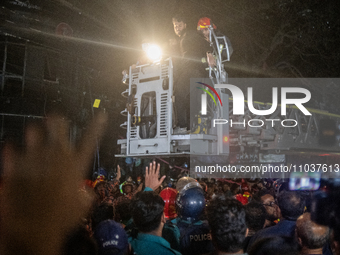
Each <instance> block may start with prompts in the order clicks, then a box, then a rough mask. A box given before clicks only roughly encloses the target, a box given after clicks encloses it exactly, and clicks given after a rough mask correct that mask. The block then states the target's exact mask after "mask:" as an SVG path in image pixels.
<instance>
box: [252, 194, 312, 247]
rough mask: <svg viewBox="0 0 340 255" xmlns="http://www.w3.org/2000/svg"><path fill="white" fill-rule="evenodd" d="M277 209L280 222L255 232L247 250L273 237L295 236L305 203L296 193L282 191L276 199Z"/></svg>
mask: <svg viewBox="0 0 340 255" xmlns="http://www.w3.org/2000/svg"><path fill="white" fill-rule="evenodd" d="M278 204H279V208H280V209H281V214H282V219H281V221H280V222H279V223H278V224H277V225H275V226H273V227H269V228H265V229H263V230H260V231H259V232H257V233H256V234H255V235H254V236H253V237H252V238H251V240H250V242H249V245H248V250H249V249H250V247H251V246H252V245H253V244H254V243H255V242H256V241H258V240H260V239H263V238H267V237H274V236H287V237H292V238H293V237H294V236H295V226H296V220H297V218H298V217H299V216H300V215H302V214H303V211H304V208H305V202H304V201H303V199H302V197H301V196H300V194H299V193H298V192H296V191H283V192H281V193H280V195H279V197H278Z"/></svg>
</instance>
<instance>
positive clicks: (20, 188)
mask: <svg viewBox="0 0 340 255" xmlns="http://www.w3.org/2000/svg"><path fill="white" fill-rule="evenodd" d="M106 119H107V116H106V115H104V114H99V115H98V116H97V117H96V118H95V119H94V120H93V121H92V123H91V124H90V125H89V126H88V128H87V129H86V132H85V134H84V136H83V137H82V140H81V142H80V144H79V147H75V146H74V145H73V144H71V143H70V141H69V140H70V139H69V134H68V131H69V126H68V122H67V120H65V119H64V118H62V117H61V116H56V115H54V116H50V117H48V118H47V119H46V121H45V123H44V125H41V126H39V125H30V126H28V127H27V130H26V134H25V147H24V149H23V150H19V149H17V148H15V146H14V145H12V144H10V143H7V144H6V145H5V147H4V150H3V154H2V160H3V183H2V190H1V192H0V205H1V207H0V216H1V218H0V253H1V254H10V255H12V254H38V255H40V254H49V255H54V254H60V251H61V248H62V245H63V241H64V238H65V236H66V235H67V233H68V232H69V231H70V230H72V228H73V227H75V226H76V225H77V224H78V223H79V221H80V218H81V217H82V216H85V215H86V214H87V212H88V209H89V207H90V204H91V199H87V200H84V199H83V198H84V196H83V195H82V193H81V192H79V187H80V182H81V181H82V180H83V179H85V178H84V177H85V174H86V172H87V171H88V170H89V167H90V164H91V161H92V157H93V155H94V150H95V148H96V143H97V138H99V137H100V136H101V135H102V133H103V130H104V126H105V123H106Z"/></svg>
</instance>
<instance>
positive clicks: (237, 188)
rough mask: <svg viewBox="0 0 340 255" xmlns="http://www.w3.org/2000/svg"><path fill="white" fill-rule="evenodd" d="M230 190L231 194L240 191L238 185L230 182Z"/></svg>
mask: <svg viewBox="0 0 340 255" xmlns="http://www.w3.org/2000/svg"><path fill="white" fill-rule="evenodd" d="M230 191H231V193H232V194H233V195H236V194H238V193H239V192H240V185H238V184H236V183H233V184H231V186H230Z"/></svg>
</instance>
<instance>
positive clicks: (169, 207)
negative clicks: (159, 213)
mask: <svg viewBox="0 0 340 255" xmlns="http://www.w3.org/2000/svg"><path fill="white" fill-rule="evenodd" d="M159 195H160V196H161V198H163V201H164V203H165V206H164V216H165V219H166V223H165V224H164V227H163V231H162V237H163V238H164V239H165V240H167V241H168V242H169V243H170V246H171V248H173V249H175V250H177V251H180V236H181V234H180V232H179V229H178V227H177V226H176V225H175V224H173V223H172V222H171V220H173V219H175V218H176V217H177V212H176V197H177V190H175V189H172V188H169V187H168V188H165V189H163V190H162V191H161V193H160V194H159Z"/></svg>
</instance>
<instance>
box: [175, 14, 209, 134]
mask: <svg viewBox="0 0 340 255" xmlns="http://www.w3.org/2000/svg"><path fill="white" fill-rule="evenodd" d="M172 23H173V25H174V31H175V34H176V35H177V36H178V39H177V43H176V44H175V46H176V47H177V50H173V52H177V56H176V54H174V55H175V56H174V60H173V61H174V96H175V108H176V111H177V120H178V122H177V125H176V126H177V127H182V128H187V129H188V130H190V78H203V77H205V76H207V75H206V74H205V66H204V64H203V63H202V58H204V57H205V56H206V52H207V51H209V50H210V46H209V43H208V42H207V41H205V40H204V39H203V37H201V36H200V35H199V34H198V33H197V32H196V31H194V30H187V23H186V20H185V18H184V17H183V16H181V15H176V16H175V17H173V19H172ZM179 113H180V114H179Z"/></svg>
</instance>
